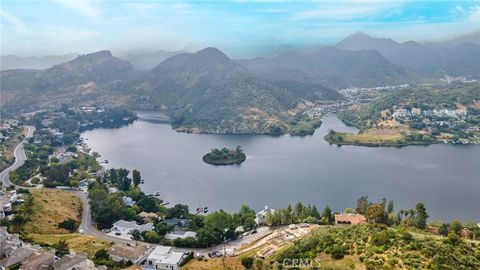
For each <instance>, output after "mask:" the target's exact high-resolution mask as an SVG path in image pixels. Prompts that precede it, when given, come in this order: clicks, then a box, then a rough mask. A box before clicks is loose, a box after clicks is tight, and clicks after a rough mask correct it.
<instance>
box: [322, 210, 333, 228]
mask: <svg viewBox="0 0 480 270" xmlns="http://www.w3.org/2000/svg"><path fill="white" fill-rule="evenodd" d="M322 218H323V219H324V220H325V221H327V222H328V224H333V221H334V220H335V218H334V216H333V214H332V210H331V209H330V207H328V206H327V207H325V208H324V209H323V212H322Z"/></svg>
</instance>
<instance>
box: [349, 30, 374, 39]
mask: <svg viewBox="0 0 480 270" xmlns="http://www.w3.org/2000/svg"><path fill="white" fill-rule="evenodd" d="M348 37H369V38H371V36H370V35H368V34H367V33H365V32H363V31H357V32H355V33H353V34H351V35H349V36H348ZM348 37H347V38H348Z"/></svg>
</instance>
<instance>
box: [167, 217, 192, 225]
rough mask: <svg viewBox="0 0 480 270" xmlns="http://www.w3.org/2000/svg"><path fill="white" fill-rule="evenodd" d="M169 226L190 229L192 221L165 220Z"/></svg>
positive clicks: (179, 219)
mask: <svg viewBox="0 0 480 270" xmlns="http://www.w3.org/2000/svg"><path fill="white" fill-rule="evenodd" d="M164 222H165V223H166V224H167V225H168V226H173V227H175V226H179V227H188V226H189V225H190V220H188V219H181V218H170V219H165V221H164Z"/></svg>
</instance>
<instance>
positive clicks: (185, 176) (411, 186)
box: [83, 112, 480, 221]
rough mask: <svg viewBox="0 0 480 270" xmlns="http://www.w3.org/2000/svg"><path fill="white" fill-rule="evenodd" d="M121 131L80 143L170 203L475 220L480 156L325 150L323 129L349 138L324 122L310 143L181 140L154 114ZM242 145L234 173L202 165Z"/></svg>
mask: <svg viewBox="0 0 480 270" xmlns="http://www.w3.org/2000/svg"><path fill="white" fill-rule="evenodd" d="M139 116H140V119H142V120H145V119H147V120H148V121H136V122H135V123H133V124H132V125H129V126H126V127H122V128H120V129H109V130H106V129H98V130H93V131H88V132H85V133H84V134H83V136H85V137H86V138H88V143H89V145H90V146H91V147H92V149H93V150H94V151H97V152H99V153H100V154H101V155H102V159H108V160H109V161H110V164H109V166H113V167H125V168H128V169H130V170H132V169H140V170H141V172H142V176H143V177H144V178H145V179H146V183H145V185H144V186H143V189H144V190H145V191H146V192H153V191H157V190H158V191H160V193H161V197H162V198H163V199H164V200H165V201H169V202H171V203H187V204H189V206H190V207H191V208H194V207H197V206H199V205H202V206H203V205H206V206H209V207H210V208H211V209H219V208H223V209H226V210H232V211H233V210H237V209H238V208H239V207H240V205H241V204H243V203H247V204H249V205H250V206H252V207H254V208H256V209H260V208H263V206H264V205H269V206H271V207H274V208H278V207H285V206H286V205H287V204H288V203H292V204H293V203H295V202H297V201H302V202H305V203H311V204H316V205H317V206H318V207H320V208H321V207H324V206H325V205H329V206H331V207H332V208H334V209H335V210H337V211H342V210H343V209H344V208H346V207H355V204H356V199H357V198H358V197H359V196H362V195H368V196H369V197H370V199H372V200H379V199H381V198H382V197H387V198H388V199H393V200H394V201H395V206H396V210H399V209H404V208H413V207H414V206H415V204H416V203H417V202H420V201H421V202H424V203H425V204H426V206H427V209H428V210H429V213H430V217H431V219H443V220H446V221H448V220H451V219H453V218H458V219H462V220H465V219H475V220H477V221H478V219H480V196H479V194H480V179H479V175H480V159H479V157H480V147H478V146H460V147H459V146H452V145H444V144H437V145H432V146H428V147H416V146H409V147H404V148H368V147H357V146H342V147H337V146H332V145H329V144H328V143H327V142H325V141H324V140H323V136H325V135H326V134H327V133H328V131H329V130H330V129H334V130H340V131H351V132H355V131H356V129H355V128H353V127H347V126H345V125H344V124H343V123H342V122H341V121H339V120H338V119H337V118H336V117H335V116H329V117H327V118H326V119H325V121H324V122H323V125H322V126H321V127H320V128H319V129H317V131H316V132H315V134H314V135H313V136H307V137H292V136H290V135H284V136H280V137H270V136H253V135H205V134H201V135H198V134H185V133H178V132H175V131H174V130H172V129H171V127H170V126H169V125H168V124H158V123H152V122H151V121H150V120H149V119H157V120H158V119H164V120H165V119H168V118H165V117H164V115H163V116H162V115H161V114H158V113H154V112H148V113H145V112H141V113H139ZM236 145H241V146H242V147H243V149H244V150H245V153H246V154H247V160H246V161H245V162H244V163H243V164H241V165H240V166H227V167H215V166H212V165H208V164H205V163H203V162H202V159H201V157H202V156H203V155H204V154H205V153H206V152H208V151H210V149H211V148H213V147H224V146H226V147H235V146H236Z"/></svg>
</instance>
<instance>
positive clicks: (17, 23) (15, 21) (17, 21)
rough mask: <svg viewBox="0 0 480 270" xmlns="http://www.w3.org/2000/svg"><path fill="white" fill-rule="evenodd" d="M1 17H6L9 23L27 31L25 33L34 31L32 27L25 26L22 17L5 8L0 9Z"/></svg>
mask: <svg viewBox="0 0 480 270" xmlns="http://www.w3.org/2000/svg"><path fill="white" fill-rule="evenodd" d="M0 17H2V19H5V20H6V21H8V22H9V23H11V24H13V25H14V26H15V27H16V28H17V29H18V30H20V31H22V32H25V33H31V32H32V31H31V30H30V29H28V28H27V27H26V26H25V24H24V23H23V21H21V20H20V19H18V18H17V17H15V16H14V15H13V14H10V13H8V12H6V11H5V10H2V9H0ZM2 27H4V26H3V25H2Z"/></svg>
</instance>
